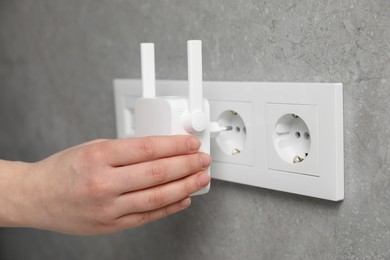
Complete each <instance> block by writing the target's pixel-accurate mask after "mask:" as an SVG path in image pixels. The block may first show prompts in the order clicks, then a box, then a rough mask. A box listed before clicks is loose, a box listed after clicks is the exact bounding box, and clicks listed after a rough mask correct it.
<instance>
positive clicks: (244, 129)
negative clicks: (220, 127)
mask: <svg viewBox="0 0 390 260" xmlns="http://www.w3.org/2000/svg"><path fill="white" fill-rule="evenodd" d="M242 131H244V134H246V127H245V126H244V128H243V129H242Z"/></svg>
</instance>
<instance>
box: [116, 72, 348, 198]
mask: <svg viewBox="0 0 390 260" xmlns="http://www.w3.org/2000/svg"><path fill="white" fill-rule="evenodd" d="M187 89H188V82H187V81H179V80H157V81H156V93H157V95H158V96H172V95H174V96H187ZM203 89H204V90H203V91H204V97H205V98H207V99H208V100H209V101H210V107H211V108H210V110H211V121H216V120H217V118H216V117H217V115H216V114H215V113H213V102H218V101H220V102H235V103H234V104H238V103H239V102H245V104H246V108H245V109H244V110H243V112H242V113H243V115H241V116H242V117H244V121H246V120H251V122H250V123H249V122H248V123H246V128H247V133H248V136H250V139H249V140H252V141H253V142H252V143H249V142H248V140H247V144H246V147H245V150H247V152H246V153H244V152H243V153H240V154H239V155H237V156H232V157H229V158H228V159H224V158H227V157H226V154H224V153H223V152H222V151H221V150H220V149H219V147H216V144H215V142H214V141H212V142H211V155H212V156H213V157H214V161H213V164H212V168H211V170H212V178H215V179H220V180H225V181H230V182H236V183H241V184H247V185H251V186H257V187H262V188H268V189H273V190H280V191H284V192H290V193H295V194H301V195H305V196H311V197H316V198H321V199H327V200H332V201H339V200H343V199H344V141H343V86H342V84H340V83H278V82H218V81H206V82H203ZM237 90H238V91H237ZM114 93H115V94H114V95H115V109H116V122H117V136H118V138H123V137H132V133H131V127H130V124H131V122H133V121H132V120H131V119H129V118H127V119H126V117H129V116H130V113H129V112H126V113H125V111H126V109H127V111H131V110H133V109H134V105H135V99H136V98H137V97H140V96H141V95H142V83H141V80H139V79H116V80H114ZM236 102H237V103H236ZM248 104H250V109H249V111H251V112H250V113H251V114H250V115H248V114H247V113H248ZM267 104H278V105H281V106H282V108H281V110H283V106H285V108H287V107H289V106H291V105H293V106H294V105H298V106H299V107H303V108H304V107H305V106H308V109H309V110H310V109H311V108H315V109H316V114H317V116H318V117H317V121H315V120H314V121H315V122H313V120H312V119H311V118H312V115H313V113H312V112H308V113H309V115H310V114H311V116H310V117H309V119H307V120H308V122H306V124H307V125H308V127H309V129H310V131H311V139H312V140H311V141H312V147H311V150H310V156H308V158H306V159H305V160H304V161H302V162H301V163H299V164H288V163H286V162H284V161H283V160H282V159H281V158H280V157H279V156H278V155H277V153H276V151H275V150H274V149H275V148H274V147H273V144H272V142H270V137H271V135H272V133H271V131H273V129H274V124H275V123H276V121H275V120H278V118H276V117H277V116H275V114H278V113H279V112H277V111H276V112H275V111H274V112H275V113H274V112H271V113H270V112H268V113H267ZM233 110H240V109H239V107H238V108H237V106H236V107H235V109H233ZM288 110H289V109H288ZM298 110H299V109H298ZM245 111H246V112H245ZM303 111H304V110H303ZM236 112H238V113H239V114H240V111H236ZM289 112H291V113H293V111H289ZM301 112H302V110H300V111H296V112H295V113H298V114H299V113H301ZM305 113H306V112H305ZM304 119H305V118H304ZM125 122H127V123H126V124H127V125H125ZM125 126H126V127H125ZM133 128H134V126H133ZM129 129H130V130H129ZM314 129H315V130H314ZM126 131H127V132H126ZM313 142H314V145H313ZM250 151H253V153H252V154H251V153H250ZM267 151H268V152H267ZM316 151H317V152H316ZM313 154H315V155H313ZM240 156H242V157H241V158H240ZM243 158H246V159H245V160H243ZM240 160H241V161H240ZM279 163H280V164H279ZM299 168H301V169H299Z"/></svg>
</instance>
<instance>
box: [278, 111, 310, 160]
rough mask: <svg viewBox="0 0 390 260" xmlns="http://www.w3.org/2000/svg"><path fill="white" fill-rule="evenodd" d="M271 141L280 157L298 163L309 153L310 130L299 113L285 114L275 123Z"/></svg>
mask: <svg viewBox="0 0 390 260" xmlns="http://www.w3.org/2000/svg"><path fill="white" fill-rule="evenodd" d="M301 137H303V138H301ZM273 143H274V147H275V150H276V152H277V153H278V155H279V156H280V158H281V159H283V160H284V161H285V162H287V163H291V164H299V163H301V162H303V161H304V160H305V159H306V157H307V156H308V155H309V153H310V147H311V140H310V130H309V128H308V127H307V125H306V123H305V121H304V119H303V118H302V117H301V116H300V115H297V114H285V115H283V116H281V117H280V118H279V120H278V121H277V122H276V124H275V131H274V134H273Z"/></svg>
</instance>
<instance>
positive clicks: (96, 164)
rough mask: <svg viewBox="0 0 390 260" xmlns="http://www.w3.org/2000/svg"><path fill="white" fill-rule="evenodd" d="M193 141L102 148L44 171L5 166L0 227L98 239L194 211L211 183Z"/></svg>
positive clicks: (90, 146)
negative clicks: (194, 199) (196, 196)
mask: <svg viewBox="0 0 390 260" xmlns="http://www.w3.org/2000/svg"><path fill="white" fill-rule="evenodd" d="M199 146H200V142H199V140H198V139H196V138H195V137H193V136H166V137H146V138H134V139H117V140H95V141H92V142H88V143H84V144H81V145H78V146H75V147H72V148H69V149H67V150H64V151H61V152H59V153H57V154H54V155H52V156H50V157H48V158H47V159H45V160H42V161H39V162H36V163H25V162H10V161H1V160H0V205H1V207H0V226H3V227H30V228H37V229H46V230H51V231H56V232H62V233H68V234H75V235H93V234H102V233H112V232H116V231H119V230H122V229H126V228H131V227H136V226H140V225H144V224H146V223H149V222H151V221H154V220H157V219H160V218H163V217H166V216H168V215H171V214H174V213H176V212H179V211H181V210H183V209H185V208H187V207H188V206H189V205H190V203H191V199H190V197H189V196H190V195H191V194H192V193H194V192H196V191H199V190H201V189H202V188H204V187H205V186H207V185H208V183H209V182H210V177H209V175H208V174H207V173H205V172H204V170H206V169H207V168H208V167H209V165H210V162H211V158H210V156H209V155H207V154H204V153H199V152H198V149H199Z"/></svg>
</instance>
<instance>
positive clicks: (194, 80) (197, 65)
mask: <svg viewBox="0 0 390 260" xmlns="http://www.w3.org/2000/svg"><path fill="white" fill-rule="evenodd" d="M187 57H188V113H189V115H188V118H187V120H186V122H185V126H186V127H185V128H186V129H187V130H188V131H189V132H200V131H203V130H204V129H205V128H206V127H207V124H208V122H207V119H206V115H205V114H204V113H203V86H202V81H203V80H202V41H199V40H191V41H188V42H187Z"/></svg>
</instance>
